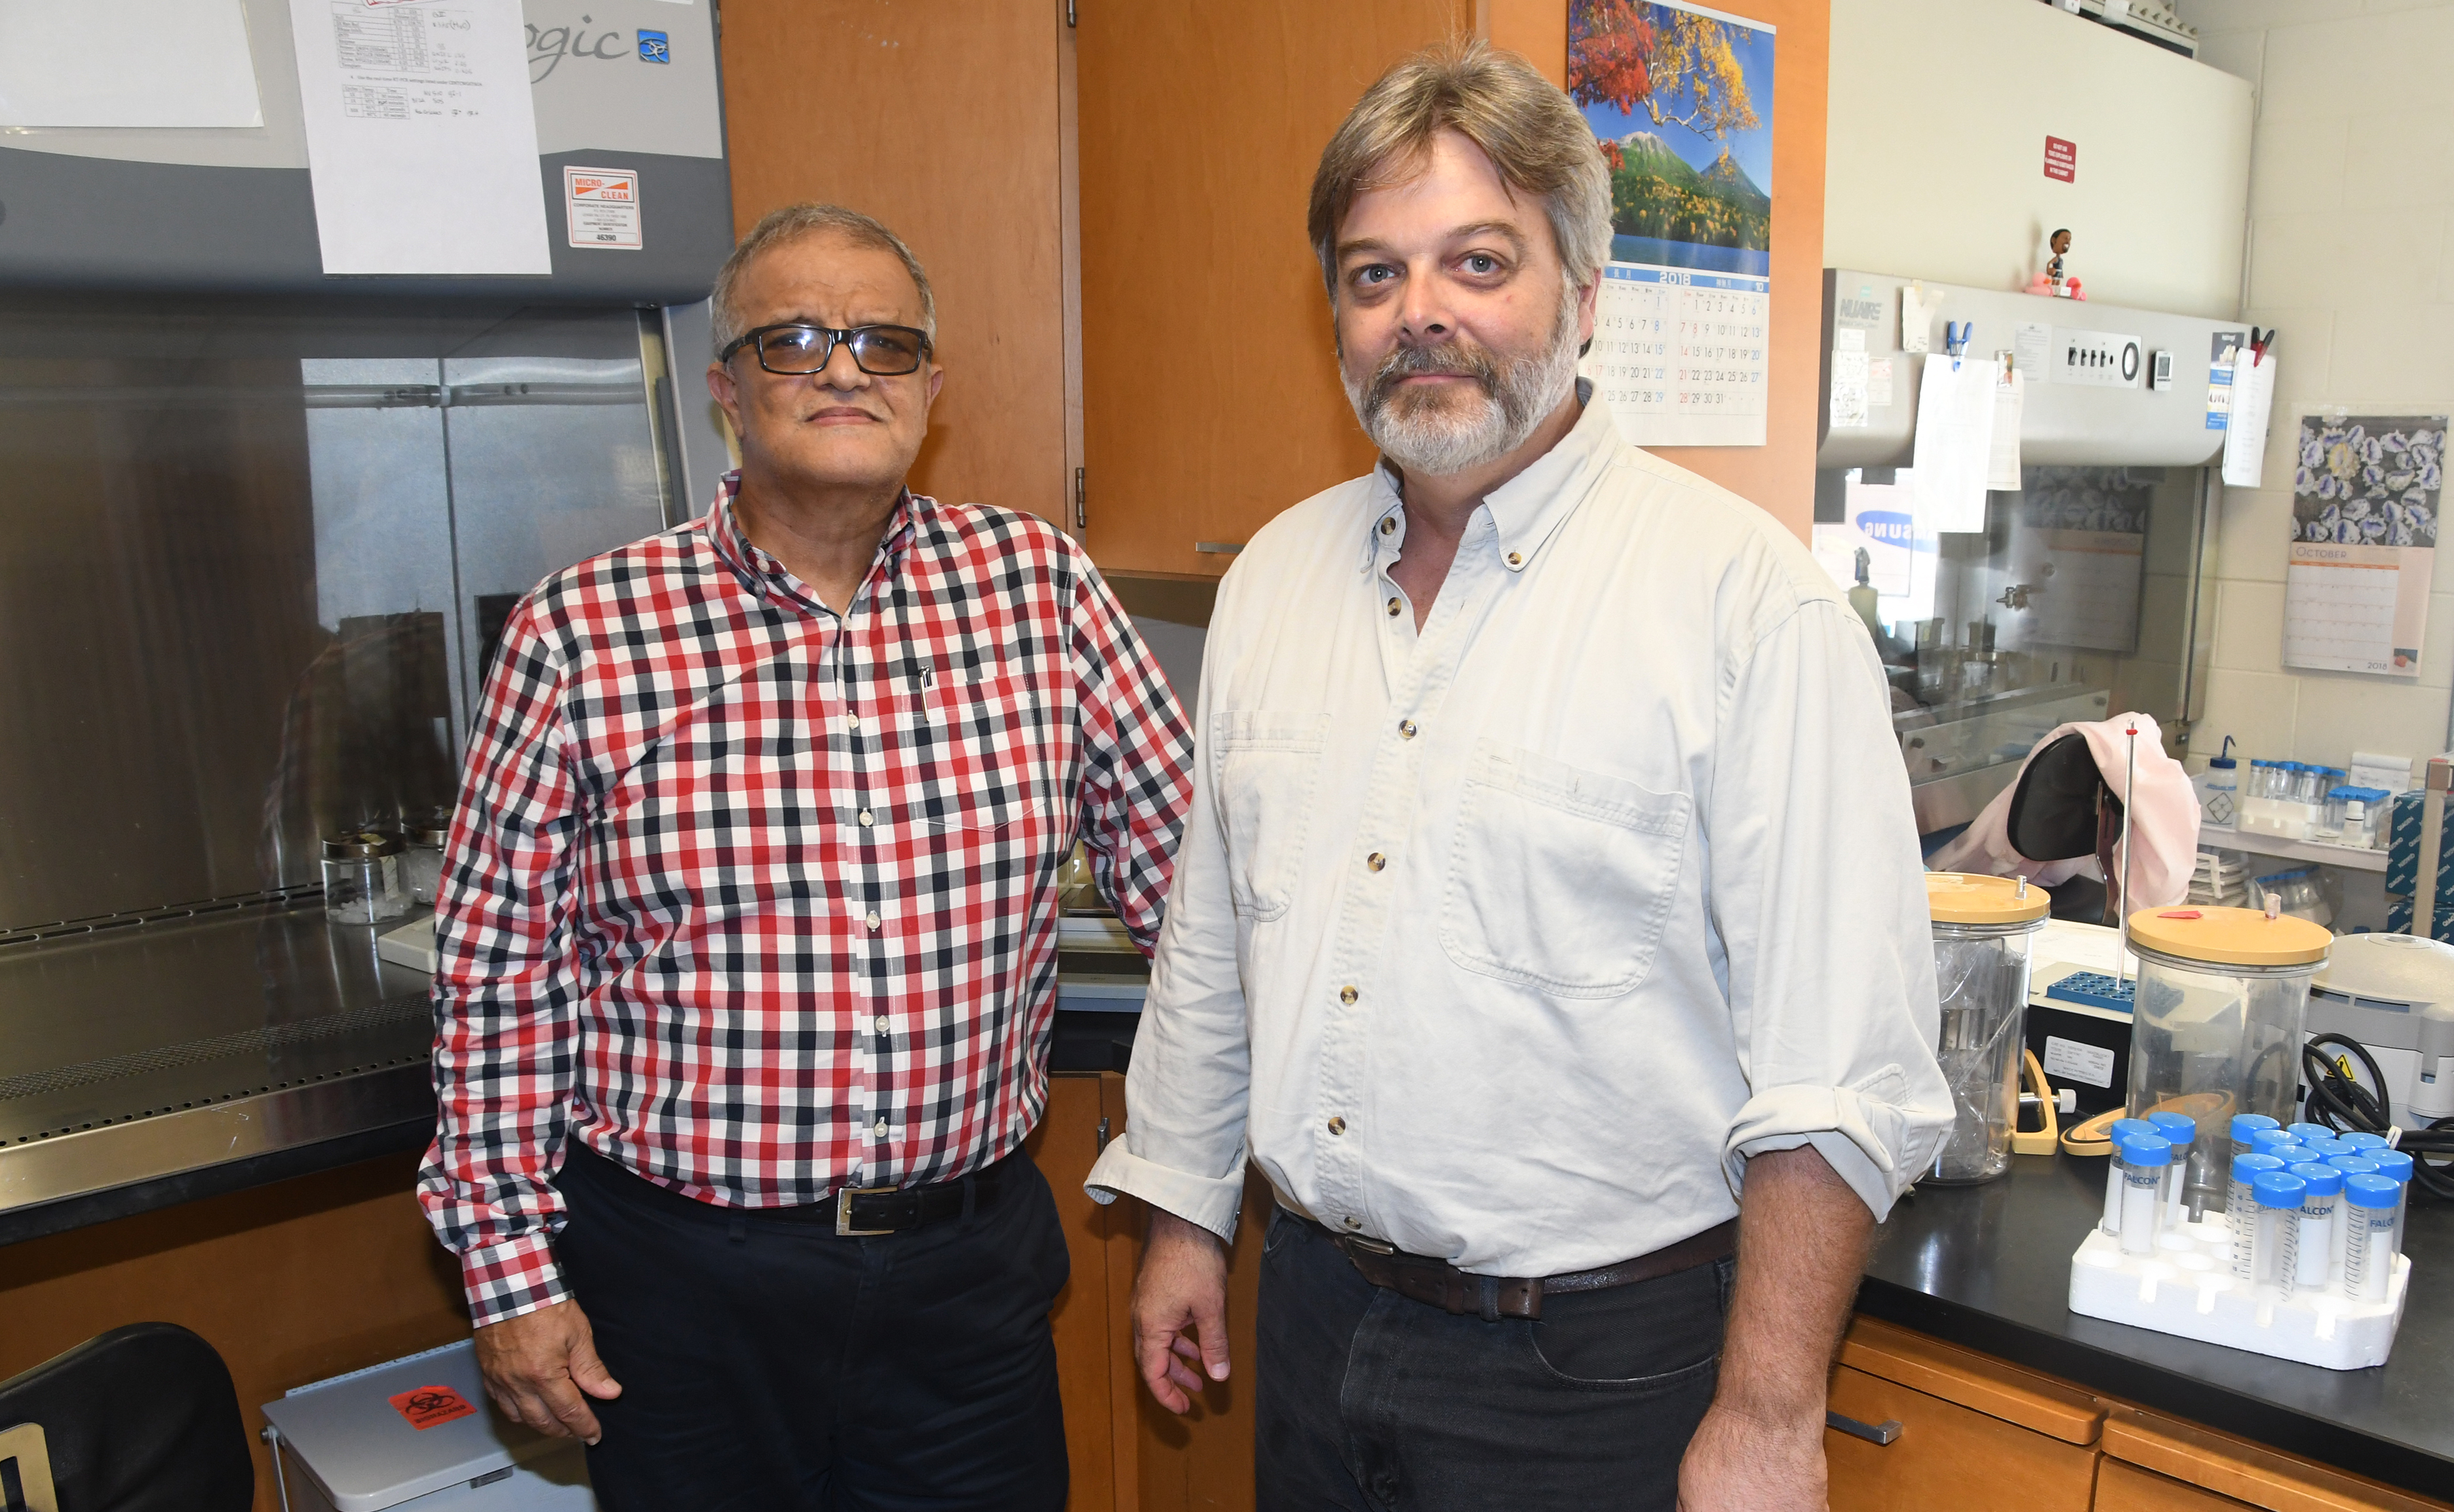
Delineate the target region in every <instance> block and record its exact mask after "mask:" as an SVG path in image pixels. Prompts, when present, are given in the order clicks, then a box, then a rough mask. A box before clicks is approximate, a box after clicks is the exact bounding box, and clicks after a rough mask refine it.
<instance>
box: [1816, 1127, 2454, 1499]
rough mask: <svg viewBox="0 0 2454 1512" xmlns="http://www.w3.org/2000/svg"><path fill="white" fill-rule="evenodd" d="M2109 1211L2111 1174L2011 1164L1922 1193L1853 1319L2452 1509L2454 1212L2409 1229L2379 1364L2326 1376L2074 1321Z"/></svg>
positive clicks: (1886, 1241)
mask: <svg viewBox="0 0 2454 1512" xmlns="http://www.w3.org/2000/svg"><path fill="white" fill-rule="evenodd" d="M2103 1209H2104V1161H2103V1160H2102V1159H2080V1158H2078V1157H2074V1156H2070V1155H2051V1156H2042V1155H2041V1156H2014V1157H2012V1159H2011V1170H2010V1174H2009V1175H2007V1176H2004V1177H2002V1178H2001V1179H1997V1180H1993V1181H1989V1182H1985V1183H1983V1184H1981V1185H1977V1186H1921V1187H1919V1188H1918V1189H1917V1190H1916V1191H1914V1192H1912V1193H1911V1194H1910V1195H1909V1196H1908V1197H1906V1198H1904V1199H1902V1200H1901V1201H1900V1203H1899V1204H1898V1205H1896V1206H1895V1207H1894V1208H1893V1210H1892V1215H1891V1218H1890V1220H1888V1221H1886V1222H1885V1223H1884V1224H1883V1226H1882V1227H1881V1229H1880V1230H1879V1231H1878V1232H1877V1237H1876V1243H1875V1253H1874V1258H1873V1260H1871V1261H1870V1262H1869V1263H1868V1265H1867V1267H1866V1280H1865V1281H1864V1283H1863V1284H1862V1285H1861V1287H1860V1288H1859V1292H1858V1310H1859V1311H1860V1312H1861V1313H1865V1314H1867V1315H1869V1316H1872V1317H1875V1318H1880V1319H1882V1320H1885V1321H1887V1322H1893V1323H1898V1324H1900V1325H1901V1326H1902V1327H1904V1328H1913V1329H1916V1330H1917V1331H1918V1332H1920V1333H1923V1334H1929V1335H1932V1336H1934V1337H1936V1338H1939V1339H1942V1340H1946V1341H1950V1342H1952V1343H1956V1344H1960V1345H1961V1346H1963V1347H1965V1348H1968V1349H1973V1350H1977V1351H1979V1352H1981V1353H1983V1354H1988V1355H1992V1356H1995V1357H1996V1358H1998V1359H2001V1360H2007V1361H2011V1362H2012V1363H2013V1364H2018V1365H2024V1366H2026V1367H2028V1368H2029V1369H2031V1370H2037V1371H2042V1372H2043V1373H2045V1374H2047V1375H2053V1376H2060V1377H2061V1378H2062V1379H2063V1380H2065V1381H2072V1382H2074V1383H2076V1384H2078V1385H2082V1386H2085V1387H2087V1388H2088V1389H2090V1390H2093V1391H2100V1392H2102V1393H2104V1394H2105V1395H2107V1396H2109V1397H2118V1398H2121V1399H2122V1400H2124V1401H2132V1402H2136V1403H2138V1404H2139V1405H2141V1406H2145V1407H2153V1408H2156V1409H2158V1410H2160V1411H2163V1412H2167V1413H2170V1414H2172V1415H2173V1416H2175V1417H2179V1418H2186V1419H2189V1420H2191V1421H2197V1422H2202V1423H2204V1424H2206V1425H2207V1426H2209V1427H2211V1428H2218V1429H2221V1430H2223V1431H2224V1432H2226V1433H2232V1434H2238V1435H2240V1436H2241V1437H2243V1438H2245V1439H2251V1440H2255V1441H2258V1442H2261V1443H2265V1444H2270V1445H2273V1446H2274V1447H2276V1448H2278V1449H2283V1450H2286V1451H2288V1452H2291V1453H2294V1454H2299V1455H2303V1456H2306V1457H2307V1458H2309V1459H2312V1460H2317V1461H2321V1462H2324V1463H2327V1464H2332V1465H2336V1466H2339V1467H2341V1468H2343V1469H2346V1470H2350V1471H2353V1472H2354V1473H2356V1474H2360V1475H2365V1476H2370V1477H2372V1478H2374V1479H2376V1480H2380V1481H2384V1482H2388V1483H2390V1484H2393V1485H2397V1486H2400V1487H2402V1488H2404V1489H2405V1490H2409V1491H2414V1492H2417V1493H2419V1494H2421V1495H2424V1496H2431V1497H2438V1498H2454V1204H2448V1203H2445V1202H2441V1201H2436V1200H2430V1199H2428V1198H2425V1197H2422V1198H2420V1199H2419V1200H2417V1201H2416V1202H2415V1203H2414V1205H2413V1207H2412V1210H2411V1214H2410V1218H2409V1220H2408V1222H2407V1225H2406V1232H2405V1235H2404V1251H2405V1253H2406V1254H2408V1255H2409V1256H2410V1257H2411V1262H2412V1280H2411V1287H2412V1291H2411V1298H2410V1300H2409V1301H2408V1302H2406V1303H2405V1304H2404V1313H2403V1327H2402V1331H2401V1332H2400V1333H2398V1334H2397V1335H2396V1337H2395V1343H2394V1352H2393V1354H2392V1355H2391V1356H2390V1357H2389V1358H2388V1359H2387V1361H2386V1362H2385V1363H2384V1364H2383V1365H2379V1366H2376V1367H2373V1368H2371V1369H2367V1370H2324V1369H2321V1368H2319V1367H2318V1366H2315V1365H2303V1364H2299V1363H2296V1362H2294V1361H2286V1360H2275V1359H2271V1358H2269V1357H2267V1356H2264V1355H2254V1354H2250V1353H2247V1352H2246V1351H2243V1350H2238V1349H2226V1348H2224V1347H2223V1346H2222V1345H2219V1344H2207V1343H2201V1342H2199V1341H2196V1340H2191V1339H2183V1338H2181V1337H2180V1336H2178V1335H2174V1334H2162V1333H2157V1332H2155V1331H2153V1330H2150V1329H2143V1328H2132V1327H2129V1326H2127V1325H2126V1324H2122V1323H2116V1322H2108V1321H2106V1320H2102V1319H2097V1318H2083V1317H2081V1316H2080V1315H2078V1314H2076V1313H2073V1312H2072V1311H2071V1310H2070V1307H2069V1295H2070V1262H2071V1252H2072V1251H2073V1250H2075V1249H2077V1248H2078V1247H2079V1243H2080V1240H2082V1239H2084V1238H2085V1237H2086V1235H2087V1231H2088V1229H2089V1227H2090V1226H2092V1225H2093V1224H2094V1223H2096V1221H2097V1220H2098V1219H2099V1218H2100V1217H2101V1216H2102V1213H2103Z"/></svg>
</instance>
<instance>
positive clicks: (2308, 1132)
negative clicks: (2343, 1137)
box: [2283, 1123, 2335, 1144]
mask: <svg viewBox="0 0 2454 1512" xmlns="http://www.w3.org/2000/svg"><path fill="white" fill-rule="evenodd" d="M2283 1132H2284V1133H2286V1134H2289V1135H2291V1136H2292V1138H2294V1139H2298V1140H2300V1141H2301V1142H2302V1143H2303V1144H2306V1143H2308V1142H2309V1141H2310V1140H2312V1139H2333V1138H2334V1137H2335V1131H2334V1130H2332V1129H2330V1128H2328V1127H2326V1126H2325V1125H2324V1124H2323V1123H2287V1124H2285V1125H2284V1126H2283Z"/></svg>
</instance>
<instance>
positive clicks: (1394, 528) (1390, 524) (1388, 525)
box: [1380, 514, 1398, 535]
mask: <svg viewBox="0 0 2454 1512" xmlns="http://www.w3.org/2000/svg"><path fill="white" fill-rule="evenodd" d="M1397 533H1398V516H1397V515H1395V514H1392V515H1390V516H1389V517H1388V518H1387V519H1385V520H1382V521H1381V522H1380V534H1383V535H1394V534H1397Z"/></svg>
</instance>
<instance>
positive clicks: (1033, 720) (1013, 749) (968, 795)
mask: <svg viewBox="0 0 2454 1512" xmlns="http://www.w3.org/2000/svg"><path fill="white" fill-rule="evenodd" d="M919 701H920V716H919V721H918V723H919V728H918V729H916V730H915V731H913V732H912V734H913V737H914V741H913V743H914V749H915V756H916V763H915V764H916V769H917V770H916V773H915V776H916V780H915V782H914V783H913V788H912V800H911V810H910V814H911V819H912V823H913V824H914V826H915V828H917V829H918V830H920V831H921V832H923V833H932V832H963V831H968V832H984V831H996V830H1011V829H1016V828H1020V827H1025V826H1030V825H1035V824H1036V823H1037V822H1038V821H1040V820H1041V819H1042V818H1043V816H1046V815H1047V814H1049V813H1052V812H1053V811H1054V804H1053V803H1052V801H1051V798H1050V791H1051V789H1052V787H1053V785H1054V783H1053V777H1052V775H1051V767H1052V764H1053V761H1054V757H1055V756H1056V753H1055V752H1054V751H1053V750H1052V749H1051V747H1050V741H1049V736H1048V730H1047V718H1048V710H1047V707H1046V705H1045V703H1044V701H1043V700H1042V699H1041V698H1040V696H1038V695H1037V694H1036V693H1035V692H1034V691H1033V689H1032V687H1031V685H1030V684H1029V683H1028V682H1027V681H1025V680H1024V679H1023V678H1021V677H1018V676H1016V675H1012V674H1010V673H1006V672H1003V671H1002V670H999V669H996V668H982V669H978V670H976V671H972V672H965V671H961V670H949V671H945V672H940V673H938V674H936V675H935V677H933V678H932V679H931V680H930V681H929V683H928V684H927V685H926V686H925V687H924V688H923V689H922V690H921V695H920V700H919Z"/></svg>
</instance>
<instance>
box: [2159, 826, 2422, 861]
mask: <svg viewBox="0 0 2454 1512" xmlns="http://www.w3.org/2000/svg"><path fill="white" fill-rule="evenodd" d="M2199 849H2200V850H2203V851H2208V850H2215V851H2249V852H2251V853H2253V854H2255V855H2259V856H2280V857H2283V858H2284V859H2285V860H2290V861H2316V862H2319V863H2321V864H2323V865H2326V866H2342V867H2347V868H2349V869H2350V870H2352V871H2355V872H2383V871H2384V870H2385V852H2384V851H2363V850H2356V849H2354V848H2353V847H2351V846H2348V845H2327V844H2324V843H2323V842H2321V841H2318V840H2287V839H2285V838H2284V837H2282V836H2280V835H2243V834H2242V833H2241V832H2240V831H2239V830H2236V829H2232V828H2229V827H2226V826H2220V825H2214V824H2202V825H2200V826H2199Z"/></svg>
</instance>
